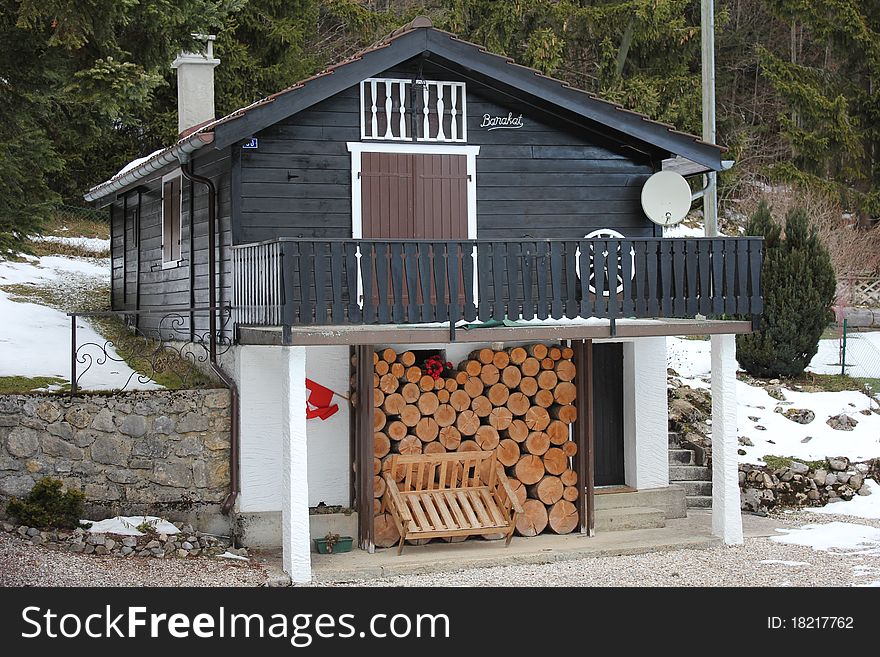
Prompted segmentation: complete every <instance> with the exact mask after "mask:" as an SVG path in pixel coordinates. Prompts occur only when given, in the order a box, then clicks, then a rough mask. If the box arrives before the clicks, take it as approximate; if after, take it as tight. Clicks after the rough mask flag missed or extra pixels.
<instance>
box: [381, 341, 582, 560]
mask: <svg viewBox="0 0 880 657" xmlns="http://www.w3.org/2000/svg"><path fill="white" fill-rule="evenodd" d="M572 355H573V354H572V350H571V349H568V348H564V347H561V346H557V345H545V344H540V343H539V344H532V345H527V346H525V347H511V348H508V349H503V350H497V351H496V350H493V349H490V348H482V349H478V350H475V351H473V352H471V354H470V355H469V356H468V358H466V359H465V360H463V361H462V362H460V363H458V364H457V366H456V367H455V369H453V370H452V371H449V370H447V371H446V372H445V376H443V377H441V378H439V379H434V378H432V377H431V376H430V375H428V374H426V373H425V372H424V371H423V369H422V367H421V365H422V363H420V362H417V361H418V358H417V356H416V354H414V353H413V352H412V351H404V352H402V353H397V352H396V351H395V350H394V349H392V348H390V347H389V348H386V349H382V350H380V351H378V352H377V353H376V355H375V357H374V367H375V374H376V376H374V377H373V384H374V390H373V406H374V421H373V428H374V432H375V433H374V436H373V448H374V457H375V460H374V464H373V470H374V474H375V479H376V481H375V485H374V495H375V496H376V499H377V500H378V499H379V498H380V497H381V495H382V493H384V483H383V479H382V477H381V475H380V472H385V471H387V470H388V465H387V463H388V459H389V458H390V457H391V456H392V455H394V454H421V453H442V452H452V451H458V452H463V451H469V450H470V451H478V450H483V451H488V450H495V452H496V454H497V456H498V460H499V462H500V463H501V464H502V465H503V466H504V467H505V470H506V472H507V474H508V477H510V480H511V485H512V487H513V490H514V492H515V493H516V495H517V496H518V497H519V498H520V501H521V502H522V503H523V508H524V509H525V513H524V514H521V516H520V517H519V519H518V521H517V523H516V531H517V533H518V534H519V535H521V536H535V535H536V534H540V533H541V532H544V531H551V532H554V533H557V534H566V533H569V532H571V531H573V530H574V529H575V528H576V527H577V525H578V512H577V506H576V503H577V499H578V490H579V487H578V481H577V474H576V473H575V471H574V470H573V469H572V468H573V457H574V456H575V455H576V453H577V444H576V443H575V442H573V441H572V439H571V431H570V425H571V424H572V423H573V422H574V421H575V420H576V419H577V410H576V407H575V406H574V401H575V395H576V391H577V388H576V387H575V384H574V379H575V374H576V371H575V365H574V363H573V362H572V360H571V358H572ZM392 478H394V479H395V481H399V480H398V477H397V473H392ZM399 485H402V484H400V483H399ZM374 522H375V528H376V529H375V534H376V536H375V537H376V545H378V546H380V547H388V546H390V545H392V544H394V543H395V542H396V541H397V540H398V537H397V535H396V533H397V532H396V530H395V529H394V526H393V524H389V522H390V518H389V517H388V516H387V514H384V513H380V512H379V509H378V505H376V517H375V520H374Z"/></svg>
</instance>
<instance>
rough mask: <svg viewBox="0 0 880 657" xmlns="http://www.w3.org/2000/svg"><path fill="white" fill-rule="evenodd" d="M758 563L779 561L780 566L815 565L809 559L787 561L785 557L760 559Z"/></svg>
mask: <svg viewBox="0 0 880 657" xmlns="http://www.w3.org/2000/svg"><path fill="white" fill-rule="evenodd" d="M758 563H766V564H772V563H777V564H779V565H780V566H792V567H794V566H812V565H813V564H811V563H810V562H808V561H786V560H785V559H764V560H763V561H759V562H758Z"/></svg>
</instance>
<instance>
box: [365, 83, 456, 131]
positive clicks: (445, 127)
mask: <svg viewBox="0 0 880 657" xmlns="http://www.w3.org/2000/svg"><path fill="white" fill-rule="evenodd" d="M413 85H416V87H421V94H419V93H418V91H417V90H416V93H415V94H413V93H412V91H413ZM465 97H466V94H465V84H464V82H444V81H438V80H416V81H413V80H404V79H397V78H368V79H366V80H364V81H363V82H362V83H361V109H362V112H361V138H362V139H383V140H389V141H432V142H464V141H467V113H466V108H465ZM414 105H420V106H419V107H415V106H414ZM418 114H421V121H415V122H414V121H413V120H412V119H414V118H416V117H417V116H418ZM395 119H397V120H395ZM419 124H420V125H419ZM414 130H415V132H416V134H413V131H414Z"/></svg>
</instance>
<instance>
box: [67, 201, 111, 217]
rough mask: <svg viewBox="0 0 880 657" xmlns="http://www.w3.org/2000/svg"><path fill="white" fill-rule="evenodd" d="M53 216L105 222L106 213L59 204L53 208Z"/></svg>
mask: <svg viewBox="0 0 880 657" xmlns="http://www.w3.org/2000/svg"><path fill="white" fill-rule="evenodd" d="M55 214H56V215H58V216H59V217H65V216H66V217H72V218H76V219H88V220H90V221H107V213H106V212H105V211H102V210H96V209H95V208H87V207H83V206H79V205H66V204H63V203H62V204H60V205H58V206H56V207H55Z"/></svg>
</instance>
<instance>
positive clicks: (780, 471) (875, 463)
mask: <svg viewBox="0 0 880 657" xmlns="http://www.w3.org/2000/svg"><path fill="white" fill-rule="evenodd" d="M878 475H880V459H873V460H870V461H865V462H862V463H850V461H849V460H848V459H847V458H845V457H842V456H841V457H831V458H829V459H828V460H827V462H826V464H825V465H823V466H822V467H818V468H815V469H813V468H811V467H810V466H809V465H807V464H806V463H803V462H801V461H797V460H792V461H790V462H789V463H788V464H787V465H785V466H783V467H777V468H771V467H770V466H766V465H753V464H750V463H741V464H740V466H739V486H740V493H741V502H742V509H743V511H751V512H757V513H766V512H768V511H769V510H771V509H773V508H774V507H800V506H824V505H825V504H827V503H828V502H834V501H837V500H851V499H852V498H853V497H855V496H856V495H869V494H870V492H871V491H870V489H869V488H868V487H867V486H865V479H867V478H869V477H874V478H877V477H878ZM878 481H880V479H878Z"/></svg>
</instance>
